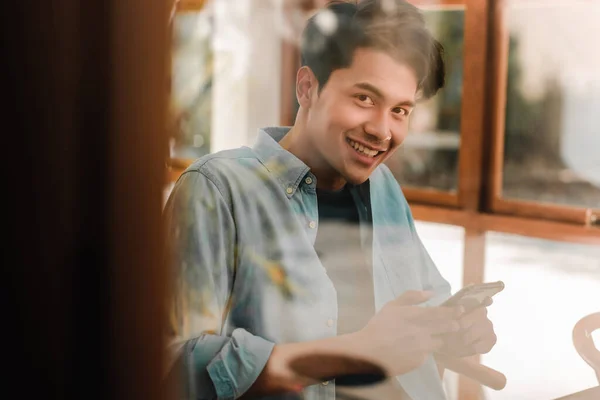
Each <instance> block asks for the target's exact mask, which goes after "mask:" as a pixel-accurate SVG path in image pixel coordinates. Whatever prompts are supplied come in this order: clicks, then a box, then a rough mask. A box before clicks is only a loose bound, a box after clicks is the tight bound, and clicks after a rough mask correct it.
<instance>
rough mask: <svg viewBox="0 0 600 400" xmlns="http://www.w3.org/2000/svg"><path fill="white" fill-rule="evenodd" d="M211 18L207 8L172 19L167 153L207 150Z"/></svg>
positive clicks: (196, 153)
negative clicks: (170, 125) (171, 122)
mask: <svg viewBox="0 0 600 400" xmlns="http://www.w3.org/2000/svg"><path fill="white" fill-rule="evenodd" d="M212 32H213V21H212V16H211V14H210V13H209V9H208V8H207V9H205V10H201V11H198V12H185V13H179V14H176V15H175V17H174V19H173V47H172V52H173V54H172V57H173V58H172V76H171V118H172V120H173V125H174V126H173V129H172V130H171V132H172V135H171V138H170V154H171V157H173V158H184V159H195V158H198V157H201V156H203V155H205V154H208V153H209V152H210V129H211V111H212V110H211V100H212V94H211V88H212V69H213V52H212V43H211V39H212Z"/></svg>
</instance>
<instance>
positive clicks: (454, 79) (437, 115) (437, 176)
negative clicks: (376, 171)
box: [387, 7, 465, 191]
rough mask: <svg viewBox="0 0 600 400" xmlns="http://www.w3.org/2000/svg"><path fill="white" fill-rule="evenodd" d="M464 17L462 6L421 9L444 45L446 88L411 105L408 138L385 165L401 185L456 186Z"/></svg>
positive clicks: (445, 189) (452, 189) (435, 187)
mask: <svg viewBox="0 0 600 400" xmlns="http://www.w3.org/2000/svg"><path fill="white" fill-rule="evenodd" d="M464 17H465V12H464V9H463V8H462V7H457V8H453V9H444V10H425V18H426V21H427V25H428V26H429V28H430V29H431V31H432V32H433V34H434V36H435V37H436V38H437V39H438V40H439V41H440V42H441V43H442V45H443V46H444V49H445V60H446V87H445V88H443V89H442V90H441V91H440V92H439V93H438V94H437V95H436V96H434V97H433V98H432V99H430V100H428V101H426V102H423V103H420V104H419V105H418V106H417V108H416V109H415V111H414V112H413V115H412V116H411V120H410V133H409V135H408V137H407V138H406V140H405V141H404V144H403V145H402V147H401V148H400V149H399V150H398V151H397V152H396V154H395V155H394V157H392V158H391V159H390V160H389V161H388V163H387V165H388V166H389V167H390V169H391V170H392V172H393V173H394V175H395V176H396V179H398V181H399V182H400V183H401V184H404V185H406V186H417V187H427V188H434V189H438V190H444V191H454V190H456V188H457V185H458V154H459V147H460V114H461V102H462V82H463V76H462V75H463V47H464V19H465V18H464Z"/></svg>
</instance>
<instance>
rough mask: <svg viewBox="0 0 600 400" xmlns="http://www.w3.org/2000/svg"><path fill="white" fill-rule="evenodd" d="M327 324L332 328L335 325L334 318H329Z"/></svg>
mask: <svg viewBox="0 0 600 400" xmlns="http://www.w3.org/2000/svg"><path fill="white" fill-rule="evenodd" d="M327 326H328V327H330V328H331V327H332V326H333V320H332V319H328V320H327Z"/></svg>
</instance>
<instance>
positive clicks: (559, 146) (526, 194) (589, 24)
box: [503, 0, 600, 207]
mask: <svg viewBox="0 0 600 400" xmlns="http://www.w3.org/2000/svg"><path fill="white" fill-rule="evenodd" d="M509 4H510V5H509V7H508V9H507V24H508V26H507V27H508V30H509V33H510V44H509V54H508V81H507V88H506V94H507V97H506V119H505V148H504V174H503V197H508V198H515V199H522V200H533V201H539V202H547V203H558V204H565V205H572V206H581V207H598V206H599V205H600V151H599V149H600V132H599V131H600V113H599V110H600V76H599V75H598V70H600V55H599V54H598V52H597V51H592V50H591V48H590V47H589V46H590V45H591V43H592V42H593V41H594V40H595V39H596V38H598V37H599V36H600V25H599V24H598V21H599V20H600V3H598V2H589V1H585V2H582V1H569V2H535V3H528V2H520V1H515V0H512V1H511V2H510V3H509Z"/></svg>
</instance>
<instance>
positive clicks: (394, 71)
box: [305, 49, 417, 187]
mask: <svg viewBox="0 0 600 400" xmlns="http://www.w3.org/2000/svg"><path fill="white" fill-rule="evenodd" d="M313 79H314V76H313ZM317 86H318V85H312V87H311V89H310V90H311V91H312V92H311V93H310V99H309V100H307V102H308V104H307V106H308V107H307V108H308V110H307V111H308V112H307V122H306V132H305V134H307V135H309V139H310V141H311V143H312V147H313V149H314V151H315V154H313V158H314V160H315V161H316V163H317V166H318V169H319V171H320V173H321V176H319V179H323V178H324V180H325V182H327V183H326V186H332V187H339V186H340V185H343V183H345V182H349V183H352V184H360V183H363V182H364V181H366V180H367V179H368V178H369V176H370V175H371V173H372V172H373V170H374V169H375V168H376V167H377V166H378V165H379V164H381V163H382V162H384V161H385V160H387V159H388V158H389V157H390V156H391V155H392V154H393V153H394V152H395V151H396V150H397V149H398V147H399V146H400V144H401V143H402V142H403V141H404V138H405V137H406V135H407V132H408V120H409V116H410V114H411V112H412V110H413V108H414V106H415V96H416V92H417V79H416V77H415V74H414V72H413V70H412V69H411V68H410V67H409V66H407V65H406V64H403V63H400V62H398V61H396V60H395V59H393V58H392V57H390V56H389V55H387V54H385V53H383V52H380V51H376V50H371V49H357V50H356V51H355V53H354V58H353V62H352V64H351V66H350V67H349V68H344V69H338V70H335V71H334V72H333V73H332V74H331V76H330V78H329V81H327V83H326V84H325V86H324V87H323V89H322V90H321V93H319V94H317V90H318V88H317ZM325 182H322V183H325Z"/></svg>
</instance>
